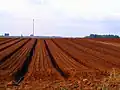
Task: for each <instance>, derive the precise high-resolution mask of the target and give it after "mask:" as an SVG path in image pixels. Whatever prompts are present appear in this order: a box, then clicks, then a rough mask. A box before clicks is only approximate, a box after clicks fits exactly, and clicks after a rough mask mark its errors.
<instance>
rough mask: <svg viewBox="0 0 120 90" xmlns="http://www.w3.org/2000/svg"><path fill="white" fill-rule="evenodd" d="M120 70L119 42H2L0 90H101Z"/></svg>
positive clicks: (119, 81) (112, 88)
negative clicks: (6, 89) (106, 80)
mask: <svg viewBox="0 0 120 90" xmlns="http://www.w3.org/2000/svg"><path fill="white" fill-rule="evenodd" d="M116 70H117V71H116ZM119 70H120V39H83V38H76V39H75V38H74V39H73V38H54V39H53V38H52V39H50V38H49V39H43V38H42V39H36V38H14V39H12V38H1V39H0V90H1V88H9V89H11V90H15V89H18V90H19V89H20V90H81V89H83V90H99V89H98V88H101V87H103V86H101V84H102V83H103V82H104V80H105V79H107V78H108V77H112V76H111V75H113V74H111V72H112V71H114V76H115V73H119ZM118 75H119V76H118V78H120V74H118ZM110 80H111V79H110ZM112 81H114V80H112ZM104 83H105V82H104ZM115 83H116V84H113V83H112V82H110V84H109V89H110V90H119V88H120V79H117V82H115ZM100 90H101V89H100Z"/></svg>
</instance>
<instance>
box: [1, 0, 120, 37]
mask: <svg viewBox="0 0 120 90" xmlns="http://www.w3.org/2000/svg"><path fill="white" fill-rule="evenodd" d="M33 18H34V19H35V35H39V36H43V35H50V36H52V35H53V36H85V35H89V34H91V33H96V34H117V35H120V0H0V35H1V34H4V33H5V32H9V33H10V35H21V34H23V35H30V34H31V33H32V19H33Z"/></svg>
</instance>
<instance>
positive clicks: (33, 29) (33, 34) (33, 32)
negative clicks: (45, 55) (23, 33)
mask: <svg viewBox="0 0 120 90" xmlns="http://www.w3.org/2000/svg"><path fill="white" fill-rule="evenodd" d="M33 36H34V19H33Z"/></svg>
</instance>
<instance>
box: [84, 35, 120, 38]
mask: <svg viewBox="0 0 120 90" xmlns="http://www.w3.org/2000/svg"><path fill="white" fill-rule="evenodd" d="M85 38H120V37H119V36H118V35H110V34H109V35H97V34H90V35H89V36H86V37H85Z"/></svg>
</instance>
